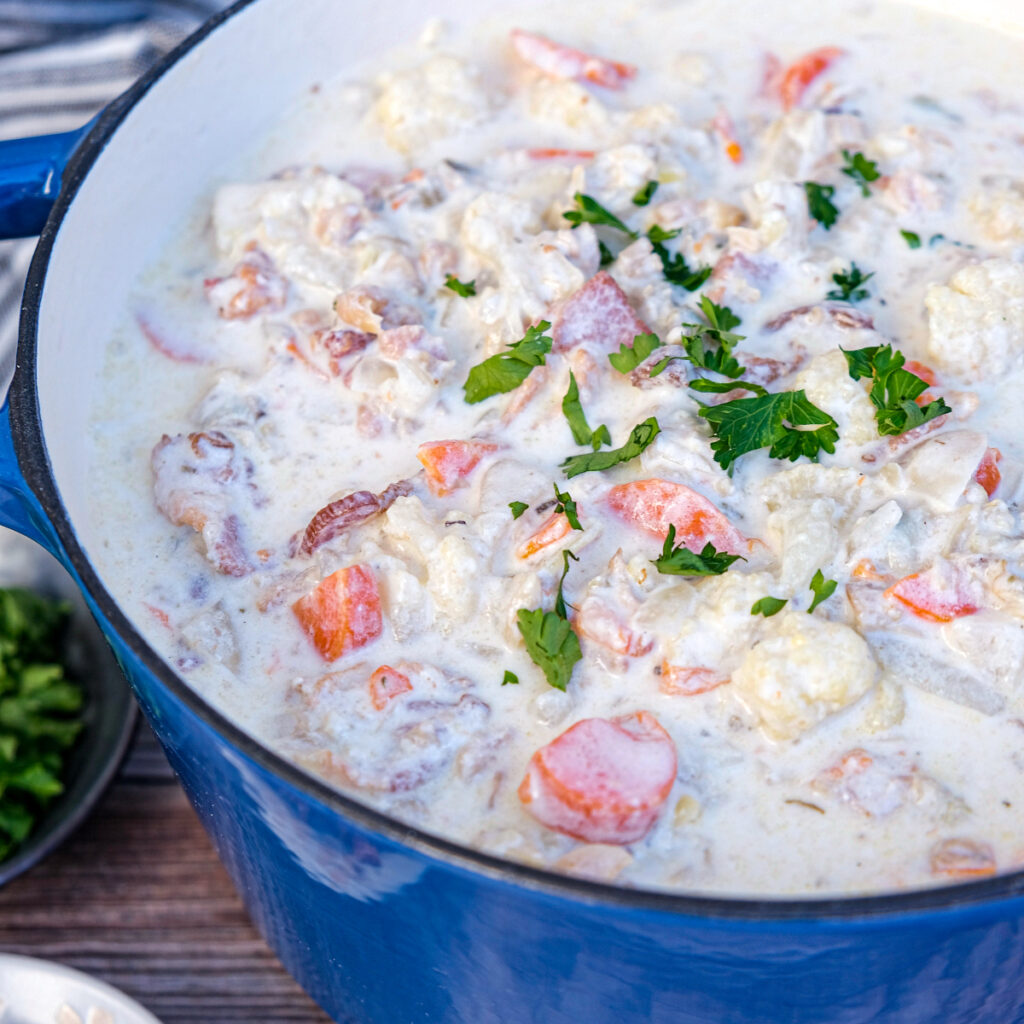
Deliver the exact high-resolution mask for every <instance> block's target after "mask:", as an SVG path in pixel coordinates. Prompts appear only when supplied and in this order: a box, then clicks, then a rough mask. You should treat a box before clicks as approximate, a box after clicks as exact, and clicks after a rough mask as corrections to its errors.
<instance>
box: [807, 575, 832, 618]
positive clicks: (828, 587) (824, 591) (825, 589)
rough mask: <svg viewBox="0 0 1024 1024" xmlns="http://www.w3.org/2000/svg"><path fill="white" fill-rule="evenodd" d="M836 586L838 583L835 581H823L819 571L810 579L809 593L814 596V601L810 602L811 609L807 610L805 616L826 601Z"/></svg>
mask: <svg viewBox="0 0 1024 1024" xmlns="http://www.w3.org/2000/svg"><path fill="white" fill-rule="evenodd" d="M838 586H839V583H838V582H837V581H836V580H827V579H825V577H824V575H823V574H822V571H821V570H820V569H819V570H818V571H817V572H816V573H815V574H814V577H813V578H812V579H811V593H812V594H814V600H813V601H812V602H811V607H810V608H808V609H807V614H808V615H810V614H811V612H813V611H814V609H815V608H817V607H818V605H819V604H821V603H822V601H827V600H828V599H829V598H830V597H831V596H832V595H833V594H834V593H835V592H836V587H838Z"/></svg>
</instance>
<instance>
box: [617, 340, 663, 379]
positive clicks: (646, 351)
mask: <svg viewBox="0 0 1024 1024" xmlns="http://www.w3.org/2000/svg"><path fill="white" fill-rule="evenodd" d="M661 344H662V343H661V339H660V338H659V337H658V336H657V335H656V334H638V335H637V336H636V337H635V338H634V339H633V345H632V347H630V346H629V345H619V351H618V352H610V353H609V354H608V362H609V363H611V364H612V366H613V367H614V368H615V369H616V370H618V371H619V373H629V372H630V370H635V369H636V368H637V367H638V366H639V365H640V364H641V363H642V362H643V361H644V360H645V359H646V358H647V357H648V356H649V355H650V354H651V353H652V352H653V351H654V350H655V349H656V348H661ZM661 369H662V368H661V367H659V368H658V369H657V370H655V372H654V373H652V374H651V376H652V377H655V376H657V375H658V374H659V373H660V372H661Z"/></svg>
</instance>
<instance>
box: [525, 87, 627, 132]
mask: <svg viewBox="0 0 1024 1024" xmlns="http://www.w3.org/2000/svg"><path fill="white" fill-rule="evenodd" d="M527 96H528V102H529V107H530V117H531V118H533V119H535V120H537V121H540V122H541V123H543V124H550V125H553V126H554V127H557V128H571V129H574V130H577V131H580V132H586V133H597V132H601V131H602V130H603V129H605V128H606V127H607V125H608V108H607V107H605V106H604V104H603V103H601V102H600V101H599V100H598V99H597V98H596V97H595V96H594V94H593V93H592V92H590V90H588V89H585V88H584V87H583V86H582V85H580V84H579V83H578V82H570V81H565V80H561V79H554V78H537V79H536V80H535V81H533V82H531V83H530V85H529V86H528V89H527Z"/></svg>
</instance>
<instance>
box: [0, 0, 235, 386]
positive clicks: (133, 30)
mask: <svg viewBox="0 0 1024 1024" xmlns="http://www.w3.org/2000/svg"><path fill="white" fill-rule="evenodd" d="M228 3H229V0H0V139H14V138H22V137H26V136H30V135H49V134H51V133H53V132H64V131H70V130H71V129H74V128H77V127H79V126H80V125H83V124H85V122H86V121H88V120H89V119H90V118H91V117H92V116H93V115H94V114H96V113H97V112H98V111H99V110H101V109H102V108H103V107H104V106H105V105H106V104H107V103H109V102H110V101H111V100H112V99H113V98H114V97H115V96H117V95H118V94H119V93H122V92H124V90H125V89H127V88H128V86H129V85H131V83H132V82H133V81H134V80H135V79H136V78H138V76H139V75H141V74H142V73H143V72H144V71H145V70H146V69H147V68H148V67H149V66H150V65H151V64H153V62H154V61H156V60H158V59H159V58H160V57H162V56H163V55H164V54H165V53H167V52H168V51H169V50H171V49H173V47H174V46H176V45H177V43H178V42H180V41H181V39H183V38H184V37H185V36H186V35H188V34H189V33H190V32H191V31H193V30H194V29H195V28H197V27H198V26H199V25H200V24H202V22H203V21H205V20H206V19H207V18H208V17H210V15H212V14H214V13H216V12H217V11H219V10H220V9H221V8H223V7H226V6H227V4H228ZM34 244H35V243H34V242H32V241H28V240H26V241H20V242H0V394H2V393H3V390H5V389H6V385H7V381H8V380H9V376H10V374H11V373H12V372H13V369H14V346H15V342H16V338H17V330H18V310H19V307H20V299H21V291H22V287H23V285H24V281H25V274H26V272H27V270H28V264H29V260H30V259H31V256H32V249H33V247H34Z"/></svg>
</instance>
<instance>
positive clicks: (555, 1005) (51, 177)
mask: <svg viewBox="0 0 1024 1024" xmlns="http://www.w3.org/2000/svg"><path fill="white" fill-rule="evenodd" d="M920 2H921V3H922V4H923V5H924V6H927V7H930V8H933V9H934V8H941V9H943V10H947V11H952V12H954V13H956V12H959V13H961V14H963V15H964V16H967V15H969V16H970V17H971V18H972V19H973V20H978V19H979V18H982V17H984V18H988V19H993V20H996V21H999V20H1000V19H1001V20H1002V23H1003V24H1012V23H1013V22H1016V27H1017V28H1018V29H1019V28H1021V27H1024V7H1022V5H1021V4H1020V2H1019V0H930V2H927V3H926V2H925V0H920ZM506 5H509V0H496V2H483V0H445V2H444V3H443V4H442V3H441V2H437V3H429V4H421V3H416V2H413V0H374V2H373V3H372V4H370V3H368V2H365V0H364V2H360V3H356V2H346V0H259V2H258V3H256V2H248V0H247V2H243V3H239V4H237V5H236V6H235V7H233V8H232V9H231V10H230V11H229V12H227V13H226V14H225V15H223V16H221V17H217V18H214V19H213V20H212V21H211V22H210V23H209V24H207V25H206V26H205V27H204V28H203V29H202V30H201V31H200V32H199V33H197V34H196V35H195V36H193V37H192V39H190V40H189V41H188V42H186V43H185V44H184V45H183V46H182V47H181V48H179V50H177V51H176V52H175V53H174V54H172V55H171V56H170V57H169V58H168V59H167V60H166V61H164V62H163V63H162V64H161V65H160V66H159V67H158V68H157V69H156V70H155V71H154V72H153V73H151V74H149V75H148V76H146V78H144V79H143V80H142V81H141V82H140V83H138V84H137V85H136V86H135V87H134V88H133V89H131V90H130V91H129V92H128V93H127V94H126V95H125V96H124V97H122V98H121V99H120V100H118V101H116V102H115V103H114V104H113V105H112V106H111V107H110V108H108V110H107V111H106V112H105V113H104V114H103V115H101V117H100V118H99V119H98V121H97V122H96V123H95V124H94V125H92V126H91V127H90V128H89V129H88V130H87V131H83V133H72V134H71V135H67V136H59V137H50V138H49V139H44V140H34V141H32V142H28V143H16V144H5V145H4V146H3V147H0V162H2V163H4V164H5V165H6V169H5V170H3V172H2V174H3V175H5V180H6V189H5V191H4V194H3V195H0V218H5V219H6V223H5V224H3V225H2V227H3V229H5V230H6V231H7V232H8V233H9V234H18V233H22V234H24V233H33V232H34V231H35V230H38V229H39V227H41V226H42V218H43V216H44V215H45V213H46V211H47V210H49V207H50V204H51V203H53V200H54V193H55V192H56V188H55V186H56V185H58V184H59V195H57V196H56V202H55V204H54V205H53V209H52V212H50V213H49V217H48V219H46V223H45V228H44V230H43V233H42V237H41V239H40V241H39V247H38V249H37V252H36V255H35V260H34V262H33V264H32V270H31V274H30V277H29V281H28V286H27V289H26V293H25V300H24V310H23V315H22V325H21V340H20V349H19V354H18V368H17V373H16V375H15V379H14V383H13V385H12V387H11V391H10V395H9V399H8V404H7V405H6V406H5V407H4V409H3V412H2V417H0V419H2V422H0V522H2V523H3V524H5V525H9V526H12V527H14V528H15V529H17V530H20V531H21V532H23V533H25V534H27V535H29V536H31V537H33V538H34V539H36V540H38V541H39V542H40V543H42V544H43V545H44V546H45V547H47V548H49V549H50V550H51V551H52V552H54V553H55V554H56V555H57V556H58V557H59V558H60V559H61V560H62V561H63V562H64V563H65V565H66V566H67V567H68V569H69V570H70V572H71V573H72V574H73V575H74V576H75V577H76V579H77V580H78V581H79V583H80V584H81V587H82V589H83V592H84V593H85V595H86V598H87V600H88V601H89V603H90V606H91V608H92V611H93V612H94V614H95V615H96V618H97V619H98V620H99V622H100V625H101V626H102V628H103V629H104V631H105V633H106V635H107V637H108V638H109V640H110V643H111V645H112V646H113V648H114V650H115V652H116V654H117V656H118V658H119V660H120V662H121V665H122V666H123V668H124V671H125V673H126V674H127V675H128V677H129V679H130V680H131V683H132V686H133V687H134V689H135V693H136V694H137V696H138V699H139V702H140V703H141V705H142V708H143V710H144V711H145V713H146V716H147V718H148V719H149V721H150V722H151V723H152V726H153V728H154V729H155V731H156V733H157V735H158V736H159V737H160V740H161V742H162V743H163V745H164V747H165V749H166V751H167V755H168V757H169V758H170V761H171V764H172V765H173V766H174V768H175V770H176V771H177V773H178V775H179V776H180V778H181V781H182V784H183V785H184V787H185V789H186V791H187V792H188V795H189V798H190V799H191V801H192V803H193V804H194V806H195V808H196V811H197V812H198V814H199V816H200V818H201V819H202V821H203V824H204V825H205V826H206V828H207V830H208V831H209V833H210V836H211V838H212V839H213V842H214V843H215V844H216V847H217V850H218V852H219V854H220V856H221V858H222V860H223V861H224V864H225V865H226V867H227V869H228V871H229V873H230V874H231V876H232V878H233V879H234V882H235V884H236V885H237V887H238V889H239V891H240V893H241V894H242V896H243V898H244V899H245V901H246V904H247V905H248V908H249V910H250V912H251V913H252V916H253V918H254V919H255V921H256V923H257V924H258V926H259V927H260V929H261V930H262V931H263V933H264V934H265V935H266V937H267V940H268V941H269V943H270V945H271V946H272V947H273V948H274V950H275V951H276V952H277V953H278V955H279V956H280V957H281V959H282V961H283V962H284V964H285V966H286V967H287V968H288V969H289V970H290V971H291V972H292V973H293V974H294V975H295V977H296V978H297V979H298V980H299V981H300V982H301V984H302V985H303V986H304V987H305V988H306V989H307V990H308V991H309V993H310V994H311V995H312V996H313V997H314V998H315V999H316V1000H318V1001H319V1002H320V1003H321V1004H322V1005H323V1006H324V1008H325V1009H326V1010H327V1011H328V1013H330V1014H331V1015H332V1016H333V1017H334V1018H335V1019H336V1020H338V1021H346V1022H348V1021H352V1022H360V1024H364V1022H372V1024H407V1022H408V1024H412V1022H424V1024H425V1022H429V1024H449V1022H451V1024H457V1022H458V1024H463V1022H464V1024H612V1022H614V1024H641V1022H645V1024H648V1022H650V1024H662V1022H669V1021H671V1022H687V1024H689V1022H694V1024H695V1022H714V1024H731V1022H766V1024H767V1022H787V1024H788V1022H801V1024H802V1022H807V1024H854V1022H857V1024H864V1022H869V1021H871V1022H877V1021H899V1022H901V1024H902V1022H908V1024H909V1022H919V1021H929V1022H932V1021H934V1022H941V1024H958V1022H965V1024H966V1022H971V1024H978V1022H984V1024H1008V1022H1015V1021H1024V873H1017V874H1014V875H1007V876H1003V877H999V878H993V879H989V880H985V881H980V882H974V883H970V884H966V885H958V886H954V887H951V888H946V889H940V890H935V891H929V892H916V893H905V894H902V895H897V896H889V897H876V898H866V899H846V900H808V901H800V902H796V901H770V900H757V901H752V900H726V899H709V898H703V897H688V896H669V895H656V894H650V893H642V892H630V891H626V890H623V889H617V888H612V887H609V886H603V885H598V884H591V883H587V882H583V881H575V880H571V879H567V878H563V877H559V876H555V875H551V874H547V873H545V872H542V871H536V870H531V869H529V868H525V867H520V866H517V865H511V864H507V863H504V862H503V861H500V860H497V859H495V858H492V857H488V856H485V855H483V854H479V853H476V852H473V851H469V850H465V849H462V848H459V847H457V846H454V845H452V844H450V843H446V842H443V841H441V840H438V839H434V838H432V837H431V836H428V835H425V834H423V833H422V832H419V831H417V830H415V829H411V828H407V827H405V826H403V825H400V824H398V823H396V822H394V821H392V820H391V819H389V818H387V817H385V816H383V815H381V814H378V813H377V812H375V811H372V810H368V809H367V808H365V807H363V806H361V805H360V804H359V803H357V802H356V801H354V800H351V799H348V798H346V797H344V796H341V795H339V794H338V793H336V792H334V791H332V790H331V789H329V788H328V787H327V786H325V785H324V784H322V783H321V782H318V781H317V780H316V779H313V778H311V777H309V776H307V775H305V774H304V773H303V772H301V771H299V770H298V769H297V768H295V767H293V766H291V765H290V764H288V763H286V762H285V761H283V760H281V759H280V758H279V757H277V756H275V755H274V754H272V753H269V752H268V751H266V750H264V749H263V748H262V747H260V746H259V745H258V744H256V743H255V742H253V740H251V739H250V738H249V737H248V736H246V735H245V734H244V733H242V732H241V731H240V730H239V729H238V728H236V727H235V726H234V725H232V724H231V723H230V722H229V721H227V720H226V719H224V718H223V717H222V716H221V715H220V714H218V713H217V712H216V711H214V710H213V709H212V708H210V707H209V706H208V705H207V704H206V703H205V702H204V701H203V700H202V698H200V697H198V696H196V694H194V693H193V692H192V691H191V690H190V689H189V687H188V686H186V685H185V684H184V683H183V682H182V681H181V679H179V678H178V677H177V676H176V675H175V674H174V672H173V671H172V670H171V669H170V668H169V667H168V666H167V665H166V664H165V663H164V662H163V661H162V660H161V659H160V657H159V656H158V655H157V654H155V653H154V652H153V650H152V649H151V648H150V647H149V646H148V645H147V644H146V642H145V640H144V639H143V638H142V636H141V635H140V634H139V632H138V631H137V630H136V628H135V627H134V626H133V625H132V623H131V622H130V621H128V619H127V618H126V617H125V615H124V614H123V613H122V612H121V610H120V608H119V606H118V603H117V595H111V594H109V593H108V592H107V590H106V589H105V587H104V584H103V581H102V580H101V579H100V577H99V575H98V573H97V571H96V570H95V569H94V568H93V566H92V563H91V562H90V559H89V552H90V551H95V550H97V549H98V548H100V547H101V546H102V545H104V544H116V543H118V538H117V537H116V536H115V537H111V536H108V535H107V533H106V532H105V529H104V509H103V508H97V507H90V505H89V503H88V498H87V494H88V489H87V486H86V480H85V478H84V474H85V466H86V462H85V459H84V457H83V446H84V445H85V443H86V440H87V437H86V435H87V432H88V427H87V424H88V421H89V414H90V402H91V399H92V396H93V393H94V391H95V389H96V386H97V382H98V378H99V375H100V374H101V372H102V365H103V354H104V347H105V345H106V343H107V339H108V338H109V337H110V335H111V333H112V331H113V329H114V327H115V324H116V323H117V321H118V319H119V317H120V316H121V311H122V309H123V307H124V302H125V299H126V295H127V291H128V289H129V287H130V285H131V282H132V281H133V279H134V277H135V275H136V273H137V271H138V269H139V268H140V267H143V266H145V265H146V264H147V263H148V262H149V261H150V259H151V258H152V257H153V256H154V255H155V254H156V253H157V252H159V250H160V248H161V246H162V245H163V244H164V243H165V242H166V241H167V240H168V238H169V236H170V235H171V233H172V232H173V231H174V230H175V228H176V226H178V225H180V224H181V223H182V222H183V220H184V219H185V218H186V217H187V216H188V214H189V211H190V210H191V209H192V208H193V205H194V203H195V202H196V201H197V200H198V198H199V197H200V196H201V195H202V194H204V193H206V192H208V190H209V188H210V186H211V183H214V182H217V181H219V180H221V178H222V177H223V175H224V173H225V168H229V167H230V166H231V165H232V163H233V162H234V161H235V160H236V159H237V155H238V153H239V152H245V151H246V150H248V149H249V148H251V147H252V145H253V144H254V142H255V140H258V139H259V138H260V136H261V135H262V134H263V133H265V132H266V130H267V129H268V127H269V126H271V125H273V123H274V121H275V119H276V118H277V116H278V114H279V113H280V112H281V111H282V109H283V108H284V107H285V106H287V104H288V103H289V102H290V101H291V100H292V99H293V98H294V97H296V96H299V95H300V94H301V93H302V92H303V90H305V89H308V88H309V87H310V85H311V84H313V83H315V82H318V81H321V80H324V79H330V78H333V77H335V76H336V75H337V74H338V72H339V71H340V70H341V69H343V68H344V67H345V66H346V65H348V64H350V63H352V62H353V61H355V60H357V59H361V58H363V57H364V56H365V55H366V54H370V53H373V52H376V51H379V50H382V49H384V48H385V47H387V46H389V45H392V44H394V43H395V42H396V41H399V40H402V39H405V38H409V37H410V36H412V34H413V33H415V32H416V31H417V29H418V27H419V26H420V25H421V24H422V23H423V21H424V20H425V19H426V18H427V16H428V15H430V14H432V13H441V14H443V15H444V16H445V17H447V18H450V19H452V20H453V21H457V20H465V19H471V18H474V17H478V16H479V15H480V13H481V11H482V10H484V11H487V12H490V11H492V10H495V9H497V8H500V7H502V6H506ZM815 8H816V9H817V5H815ZM810 10H811V6H810V5H809V6H808V11H809V12H810ZM819 13H820V12H818V13H816V15H815V16H818V14H819ZM828 41H831V40H828ZM72 150H73V152H72ZM69 156H70V162H69V163H68V164H67V167H66V170H64V171H63V178H62V179H61V173H62V168H63V167H64V162H65V160H67V159H68V157H69Z"/></svg>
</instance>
